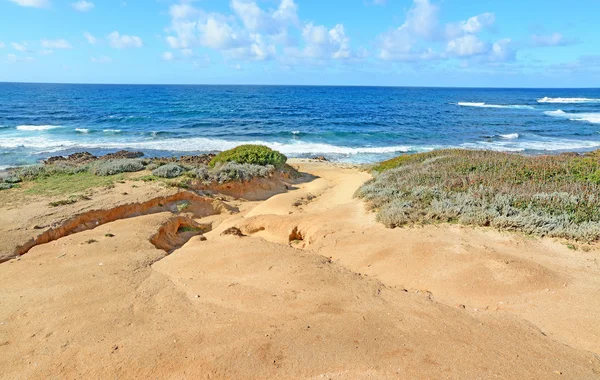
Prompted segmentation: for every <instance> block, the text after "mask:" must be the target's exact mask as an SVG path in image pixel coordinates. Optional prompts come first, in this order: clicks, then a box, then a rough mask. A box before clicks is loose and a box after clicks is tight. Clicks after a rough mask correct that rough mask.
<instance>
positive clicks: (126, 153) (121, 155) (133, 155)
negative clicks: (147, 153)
mask: <svg viewBox="0 0 600 380" xmlns="http://www.w3.org/2000/svg"><path fill="white" fill-rule="evenodd" d="M143 156H144V153H143V152H130V151H128V150H120V151H118V152H115V153H109V154H107V155H105V156H102V157H100V158H101V159H103V160H118V159H123V158H140V157H143Z"/></svg>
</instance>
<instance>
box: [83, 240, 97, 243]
mask: <svg viewBox="0 0 600 380" xmlns="http://www.w3.org/2000/svg"><path fill="white" fill-rule="evenodd" d="M97 242H98V240H94V239H90V240H88V241H86V242H85V243H86V244H94V243H97Z"/></svg>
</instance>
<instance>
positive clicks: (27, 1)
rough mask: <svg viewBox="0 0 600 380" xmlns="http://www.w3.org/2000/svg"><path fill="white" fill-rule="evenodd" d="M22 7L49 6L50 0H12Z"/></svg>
mask: <svg viewBox="0 0 600 380" xmlns="http://www.w3.org/2000/svg"><path fill="white" fill-rule="evenodd" d="M10 1H12V2H13V3H15V4H19V5H20V6H22V7H32V8H43V7H46V6H48V4H49V2H48V0H10Z"/></svg>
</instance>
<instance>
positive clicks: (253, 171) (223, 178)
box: [195, 162, 275, 184]
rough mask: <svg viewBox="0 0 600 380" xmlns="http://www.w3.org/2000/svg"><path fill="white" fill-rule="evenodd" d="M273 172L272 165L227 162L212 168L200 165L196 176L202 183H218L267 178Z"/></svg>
mask: <svg viewBox="0 0 600 380" xmlns="http://www.w3.org/2000/svg"><path fill="white" fill-rule="evenodd" d="M274 172H275V167H274V166H273V165H266V166H261V165H252V164H238V163H235V162H228V163H225V164H223V165H218V166H216V167H214V168H208V167H200V168H198V169H196V172H195V173H196V178H198V179H199V180H200V181H202V182H204V183H212V182H218V183H220V184H223V183H226V182H231V181H240V182H247V181H250V180H252V179H254V178H268V177H270V176H271V175H273V173H274Z"/></svg>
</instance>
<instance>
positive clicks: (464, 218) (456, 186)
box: [356, 150, 600, 242]
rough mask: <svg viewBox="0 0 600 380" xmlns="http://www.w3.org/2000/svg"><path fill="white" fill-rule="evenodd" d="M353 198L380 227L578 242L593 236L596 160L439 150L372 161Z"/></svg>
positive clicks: (597, 218) (598, 219) (598, 202)
mask: <svg viewBox="0 0 600 380" xmlns="http://www.w3.org/2000/svg"><path fill="white" fill-rule="evenodd" d="M374 171H375V174H376V176H375V178H374V179H373V180H372V181H370V182H368V183H366V184H365V185H363V186H362V187H361V188H360V189H359V190H358V191H357V194H356V195H357V196H359V197H361V198H363V199H365V201H367V203H368V204H369V205H370V207H372V208H373V209H376V210H377V219H378V220H379V221H381V222H382V223H384V224H385V225H387V226H388V227H397V226H402V225H406V224H412V223H434V222H450V223H462V224H466V225H475V226H491V227H495V228H499V229H505V230H514V231H522V232H525V233H528V234H534V235H539V236H551V237H561V238H567V239H574V240H579V241H586V242H591V241H596V240H598V239H599V238H600V160H599V159H598V158H597V157H595V156H593V155H591V156H585V157H584V156H568V155H560V156H536V157H533V156H522V155H517V154H509V153H500V152H491V151H468V150H439V151H434V152H428V153H421V154H414V155H406V156H401V157H398V158H395V159H392V160H389V161H386V162H383V163H381V164H379V165H377V166H375V167H374Z"/></svg>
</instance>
